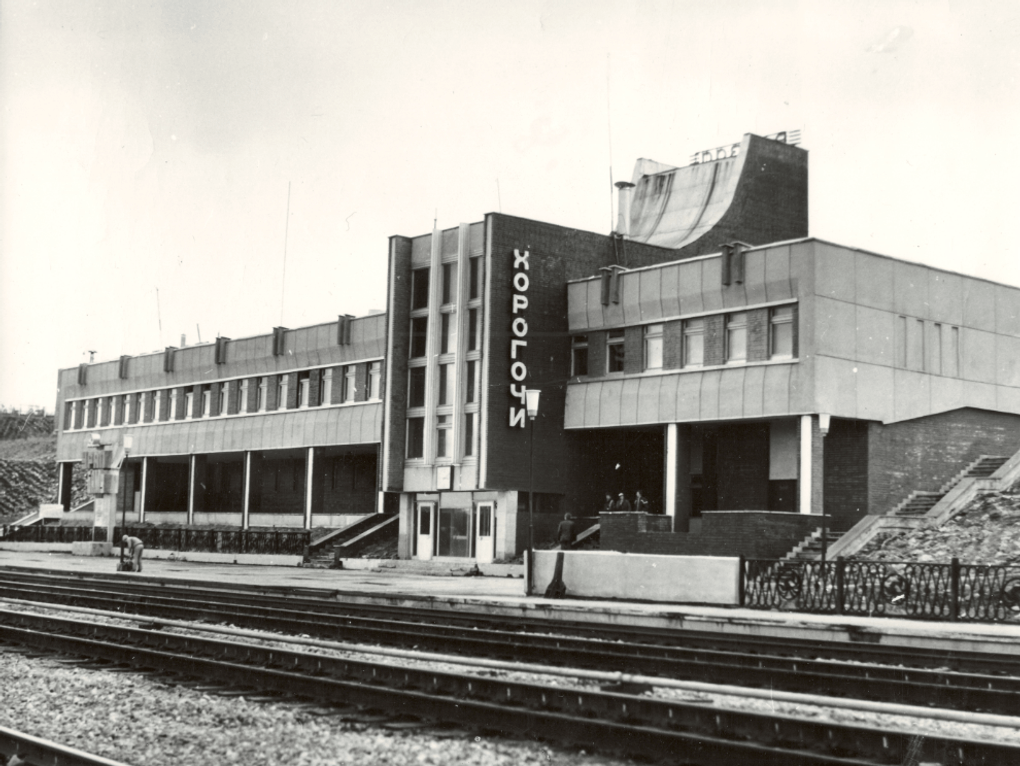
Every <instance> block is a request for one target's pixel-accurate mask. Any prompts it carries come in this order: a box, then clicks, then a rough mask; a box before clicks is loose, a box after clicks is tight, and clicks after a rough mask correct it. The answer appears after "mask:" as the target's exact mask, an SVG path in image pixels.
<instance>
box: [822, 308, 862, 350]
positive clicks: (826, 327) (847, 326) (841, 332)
mask: <svg viewBox="0 0 1020 766" xmlns="http://www.w3.org/2000/svg"><path fill="white" fill-rule="evenodd" d="M854 308H855V307H854V305H853V304H852V303H845V302H844V301H838V300H831V299H829V298H823V297H818V298H816V299H815V333H814V335H815V346H814V349H815V354H816V355H828V356H835V357H839V358H841V359H855V358H856V345H857V332H856V323H857V315H856V311H855V310H854Z"/></svg>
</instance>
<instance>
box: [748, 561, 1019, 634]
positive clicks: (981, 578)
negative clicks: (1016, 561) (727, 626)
mask: <svg viewBox="0 0 1020 766" xmlns="http://www.w3.org/2000/svg"><path fill="white" fill-rule="evenodd" d="M740 600H741V605H742V606H746V607H750V608H752V609H788V610H792V611H798V612H821V613H826V614H853V615H868V616H872V615H876V616H885V617H905V618H909V619H915V620H950V621H952V620H966V621H970V622H1005V621H1020V566H1010V565H982V564H961V563H960V561H959V559H953V560H952V561H951V562H950V563H948V564H920V563H897V562H886V561H846V560H844V559H842V558H838V559H836V560H835V561H826V562H824V563H823V562H821V561H765V560H759V559H747V560H744V561H743V562H742V568H741V598H740Z"/></svg>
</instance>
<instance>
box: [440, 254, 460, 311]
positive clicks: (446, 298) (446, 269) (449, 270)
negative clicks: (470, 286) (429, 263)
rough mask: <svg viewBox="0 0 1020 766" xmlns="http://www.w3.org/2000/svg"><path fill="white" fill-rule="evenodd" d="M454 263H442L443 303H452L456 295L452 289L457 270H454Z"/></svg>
mask: <svg viewBox="0 0 1020 766" xmlns="http://www.w3.org/2000/svg"><path fill="white" fill-rule="evenodd" d="M455 266H456V264H454V263H444V264H443V303H444V304H446V303H453V301H454V299H455V298H456V297H457V292H456V290H455V289H454V288H455V287H456V285H457V272H456V271H454V267H455Z"/></svg>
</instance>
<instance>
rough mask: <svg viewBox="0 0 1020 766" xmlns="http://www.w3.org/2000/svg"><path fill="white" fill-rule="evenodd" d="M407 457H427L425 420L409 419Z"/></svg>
mask: <svg viewBox="0 0 1020 766" xmlns="http://www.w3.org/2000/svg"><path fill="white" fill-rule="evenodd" d="M407 457H408V458H410V459H412V460H413V459H414V458H421V457H425V418H408V419H407Z"/></svg>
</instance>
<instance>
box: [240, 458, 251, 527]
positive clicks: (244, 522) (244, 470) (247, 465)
mask: <svg viewBox="0 0 1020 766" xmlns="http://www.w3.org/2000/svg"><path fill="white" fill-rule="evenodd" d="M250 487H251V452H249V451H247V450H245V453H244V463H243V465H242V466H241V496H242V497H243V498H244V500H243V501H242V505H241V529H247V528H248V507H249V506H248V504H249V501H250V500H251V492H250Z"/></svg>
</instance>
